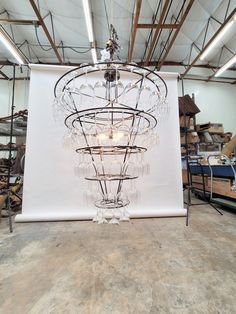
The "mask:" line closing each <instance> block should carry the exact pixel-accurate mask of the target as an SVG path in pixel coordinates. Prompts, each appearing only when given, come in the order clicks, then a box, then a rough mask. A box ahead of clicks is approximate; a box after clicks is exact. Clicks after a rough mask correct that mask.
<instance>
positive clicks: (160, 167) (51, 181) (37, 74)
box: [16, 65, 186, 221]
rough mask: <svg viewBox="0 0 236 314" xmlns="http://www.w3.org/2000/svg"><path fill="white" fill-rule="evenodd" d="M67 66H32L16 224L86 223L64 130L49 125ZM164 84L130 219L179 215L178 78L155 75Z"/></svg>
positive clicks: (91, 210)
mask: <svg viewBox="0 0 236 314" xmlns="http://www.w3.org/2000/svg"><path fill="white" fill-rule="evenodd" d="M69 69H70V68H69V67H61V66H60V67H58V66H46V65H32V66H31V79H30V94H29V106H28V108H29V117H28V130H27V146H26V161H25V176H24V191H23V208H22V214H20V215H17V216H16V221H50V220H51V221H52V220H77V219H91V218H92V217H93V216H94V214H95V210H96V209H95V207H94V206H93V204H88V203H87V202H86V201H85V199H84V197H83V192H84V188H85V187H86V186H87V185H86V182H85V180H84V179H82V178H78V177H76V176H75V175H74V161H75V160H76V157H78V156H77V154H76V153H75V152H73V151H72V150H70V151H69V150H65V149H64V148H63V146H62V137H63V134H64V132H65V127H64V126H63V125H62V126H59V125H57V124H56V123H55V122H54V119H53V114H52V104H53V99H54V94H53V90H54V85H55V83H56V81H57V80H58V78H59V77H60V76H61V75H62V74H63V73H65V72H67V71H68V70H69ZM160 75H161V76H162V77H163V78H164V80H165V81H166V83H167V86H168V102H169V106H170V114H169V116H168V118H166V119H165V121H163V122H162V124H161V126H160V129H159V136H160V143H159V145H158V146H156V147H155V148H154V149H152V150H149V151H148V152H147V153H145V159H146V160H149V161H150V167H151V174H150V175H148V176H145V177H142V178H139V179H137V180H136V183H137V189H138V190H139V191H140V192H141V198H140V201H139V202H138V203H137V204H130V205H129V206H128V208H127V209H128V210H129V212H130V214H131V217H163V216H184V215H186V209H184V208H183V196H182V177H181V157H180V156H181V155H180V139H179V119H178V98H177V74H170V73H160Z"/></svg>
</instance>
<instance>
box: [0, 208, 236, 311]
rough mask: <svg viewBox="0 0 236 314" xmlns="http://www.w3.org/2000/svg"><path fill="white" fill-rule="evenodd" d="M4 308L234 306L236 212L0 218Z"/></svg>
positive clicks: (191, 308) (1, 300)
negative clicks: (125, 218)
mask: <svg viewBox="0 0 236 314" xmlns="http://www.w3.org/2000/svg"><path fill="white" fill-rule="evenodd" d="M0 313H1V314H25V313H30V314H36V313H37V314H39V313H40V314H44V313H46V314H47V313H54V314H59V313H65V314H68V313H72V314H77V313H79V314H80V313H81V314H108V313H109V314H110V313H112V314H116V313H117V314H118V313H122V314H126V313H135V314H139V313H140V314H145V313H150V314H156V313H181V314H184V313H207V314H211V313H212V314H213V313H214V314H215V313H229V314H234V313H236V215H235V214H233V213H230V212H224V216H220V215H219V214H218V213H217V212H215V211H214V210H213V209H211V208H210V207H209V206H201V207H191V214H190V225H189V227H186V226H185V219H184V218H160V219H140V220H138V219H136V220H132V221H131V222H130V223H123V224H121V225H120V226H111V225H96V224H93V223H92V222H55V223H53V222H51V223H26V224H23V223H22V224H16V225H15V226H14V233H13V234H9V233H8V227H7V225H6V220H2V221H1V223H0Z"/></svg>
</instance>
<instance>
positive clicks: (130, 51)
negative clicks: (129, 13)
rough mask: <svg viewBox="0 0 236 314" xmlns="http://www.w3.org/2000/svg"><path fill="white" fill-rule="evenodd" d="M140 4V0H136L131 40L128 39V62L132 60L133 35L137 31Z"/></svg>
mask: <svg viewBox="0 0 236 314" xmlns="http://www.w3.org/2000/svg"><path fill="white" fill-rule="evenodd" d="M141 5H142V0H136V8H135V17H134V23H133V26H132V32H131V40H130V45H129V52H128V62H130V61H131V60H132V55H133V50H134V42H135V37H136V33H137V26H138V20H139V15H140V11H141Z"/></svg>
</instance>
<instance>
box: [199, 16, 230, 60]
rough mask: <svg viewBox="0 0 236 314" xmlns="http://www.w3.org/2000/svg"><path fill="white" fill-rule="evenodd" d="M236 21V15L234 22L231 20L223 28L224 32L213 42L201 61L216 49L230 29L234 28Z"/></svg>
mask: <svg viewBox="0 0 236 314" xmlns="http://www.w3.org/2000/svg"><path fill="white" fill-rule="evenodd" d="M235 21H236V15H234V17H233V20H231V21H230V22H229V23H227V24H226V25H225V27H223V28H222V30H221V31H220V32H219V34H218V35H217V36H216V38H215V39H214V40H213V41H212V42H211V44H210V45H209V46H208V47H207V49H206V50H205V51H204V52H203V53H202V54H201V56H200V60H203V59H205V58H206V56H207V55H208V54H209V52H210V51H211V50H212V49H213V48H214V47H215V45H216V44H217V43H218V42H219V41H220V40H221V38H222V37H223V36H224V35H225V34H226V33H227V32H228V31H229V29H230V28H231V27H232V25H233V24H234V22H235Z"/></svg>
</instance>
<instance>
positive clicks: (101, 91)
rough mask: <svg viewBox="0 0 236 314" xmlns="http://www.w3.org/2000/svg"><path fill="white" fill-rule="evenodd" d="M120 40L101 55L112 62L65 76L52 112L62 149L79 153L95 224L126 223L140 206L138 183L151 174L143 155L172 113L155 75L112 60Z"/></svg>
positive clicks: (113, 41) (79, 171)
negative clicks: (61, 130)
mask: <svg viewBox="0 0 236 314" xmlns="http://www.w3.org/2000/svg"><path fill="white" fill-rule="evenodd" d="M117 39H118V37H117V35H116V32H115V30H114V28H112V36H111V39H109V41H108V43H107V47H106V49H105V50H104V51H103V53H104V54H105V55H106V53H109V59H105V60H104V61H102V62H99V63H97V64H83V65H81V66H80V67H78V68H75V69H72V70H70V71H69V72H67V73H66V74H64V75H63V76H62V77H61V78H60V79H59V80H58V81H57V83H56V85H55V89H54V95H55V101H54V113H55V115H56V116H57V117H58V118H60V119H61V120H63V121H64V124H65V126H66V127H67V132H66V134H65V136H64V144H65V146H67V147H71V148H73V149H74V150H75V151H76V153H78V157H79V161H78V164H77V165H76V166H75V174H76V175H78V176H80V177H83V178H84V179H85V180H86V181H87V183H88V185H87V188H86V191H85V197H86V199H87V200H88V201H92V202H93V204H94V205H95V206H96V208H97V213H96V215H95V217H94V219H93V220H94V221H97V222H98V223H107V222H109V223H114V224H118V223H119V221H128V220H129V213H128V211H127V209H126V208H127V206H128V205H129V204H130V202H133V201H137V199H138V196H139V193H138V191H137V189H136V187H135V181H136V179H138V178H139V177H140V176H142V175H145V174H148V173H149V171H150V168H149V164H148V163H147V162H146V161H145V158H144V154H145V152H146V151H147V149H148V148H150V147H152V146H153V145H154V144H155V143H156V142H157V138H158V136H157V126H158V123H159V120H160V118H161V117H163V115H166V113H167V112H168V104H167V101H166V98H167V86H166V83H165V81H164V80H163V79H162V78H161V77H160V76H159V75H158V74H157V73H155V72H153V71H151V70H149V69H147V68H144V67H141V66H138V65H136V64H134V63H130V64H127V63H123V62H121V61H114V60H113V58H114V53H115V52H116V51H117V49H118V47H119V46H118V44H117Z"/></svg>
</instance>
